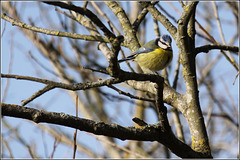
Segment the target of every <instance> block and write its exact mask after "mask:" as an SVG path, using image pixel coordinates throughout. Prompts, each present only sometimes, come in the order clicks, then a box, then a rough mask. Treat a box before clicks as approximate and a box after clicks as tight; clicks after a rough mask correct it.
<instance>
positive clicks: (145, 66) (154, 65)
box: [118, 35, 173, 73]
mask: <svg viewBox="0 0 240 160" xmlns="http://www.w3.org/2000/svg"><path fill="white" fill-rule="evenodd" d="M171 43H172V39H171V37H170V36H169V35H162V36H160V37H159V38H156V39H154V40H152V41H149V42H148V43H146V44H145V45H143V46H142V47H141V48H139V49H138V50H137V51H136V52H134V53H133V54H132V55H130V56H128V57H126V58H124V59H121V60H119V61H118V62H124V61H128V60H134V61H136V62H137V63H138V65H139V66H140V67H141V69H142V70H143V72H144V73H154V72H156V71H159V70H162V69H164V68H165V67H167V66H168V65H169V63H170V62H171V61H172V57H173V53H172V47H171Z"/></svg>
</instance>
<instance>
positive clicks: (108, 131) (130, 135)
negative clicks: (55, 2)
mask: <svg viewBox="0 0 240 160" xmlns="http://www.w3.org/2000/svg"><path fill="white" fill-rule="evenodd" d="M1 106H2V115H3V116H10V117H16V118H23V119H28V120H31V121H34V122H35V123H51V124H58V125H62V126H67V127H71V128H76V129H79V130H81V131H86V132H90V133H93V134H96V135H104V136H110V137H115V138H118V139H121V140H139V141H158V142H160V143H162V144H164V145H165V146H167V147H168V148H169V149H171V150H172V152H173V153H175V154H176V155H177V156H179V157H182V158H184V157H185V158H187V157H188V158H193V157H194V158H196V157H198V158H200V157H203V156H204V155H202V154H201V153H198V152H195V151H193V150H192V149H191V147H189V146H188V145H186V144H184V143H182V142H181V141H180V140H178V139H177V138H176V137H175V136H174V135H173V134H172V132H170V133H169V132H162V131H161V129H160V126H159V125H147V126H146V127H144V129H138V128H135V127H122V126H120V125H118V124H106V123H104V122H96V121H93V120H88V119H84V118H78V117H75V116H71V115H68V114H65V113H56V112H47V111H43V110H37V109H33V108H28V107H23V106H18V105H13V104H5V103H1Z"/></svg>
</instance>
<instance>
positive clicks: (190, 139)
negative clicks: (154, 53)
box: [1, 1, 239, 158]
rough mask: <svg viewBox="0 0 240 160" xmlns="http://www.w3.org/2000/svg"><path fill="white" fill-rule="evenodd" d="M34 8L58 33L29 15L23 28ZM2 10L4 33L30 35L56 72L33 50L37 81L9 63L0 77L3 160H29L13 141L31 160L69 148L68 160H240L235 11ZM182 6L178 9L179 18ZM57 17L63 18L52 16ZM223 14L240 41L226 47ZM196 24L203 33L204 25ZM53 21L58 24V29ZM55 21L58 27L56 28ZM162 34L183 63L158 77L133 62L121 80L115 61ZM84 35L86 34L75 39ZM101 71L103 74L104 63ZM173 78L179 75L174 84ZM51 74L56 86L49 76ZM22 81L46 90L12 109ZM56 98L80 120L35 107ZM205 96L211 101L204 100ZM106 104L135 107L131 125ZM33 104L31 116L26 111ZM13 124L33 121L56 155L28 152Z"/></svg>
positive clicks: (139, 7)
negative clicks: (56, 93) (8, 28)
mask: <svg viewBox="0 0 240 160" xmlns="http://www.w3.org/2000/svg"><path fill="white" fill-rule="evenodd" d="M33 3H34V4H35V3H37V6H38V7H39V8H40V10H41V11H42V12H41V13H40V14H41V15H40V16H41V18H40V20H39V21H44V22H48V23H46V24H48V25H49V26H53V27H52V28H61V29H59V30H57V29H52V30H51V29H48V25H46V26H43V27H40V26H37V25H36V22H35V20H33V19H31V15H29V16H28V22H26V21H24V20H23V19H22V15H23V14H24V9H23V8H24V7H25V5H29V4H33ZM163 3H167V4H164V5H168V6H169V8H171V9H172V10H174V11H175V12H174V13H173V12H171V13H170V12H168V9H167V8H164V7H163ZM1 4H2V9H3V13H1V18H2V23H8V22H10V23H11V24H12V25H14V26H17V27H15V30H16V32H19V31H20V32H21V33H23V34H24V35H25V36H26V37H27V38H28V39H29V41H30V42H32V44H34V47H36V48H37V49H38V50H39V52H40V54H41V55H42V56H43V57H44V58H45V60H47V62H49V63H48V64H46V63H44V64H42V63H41V61H39V60H38V59H37V58H36V56H35V55H34V54H33V53H32V52H31V50H29V51H28V52H27V53H26V56H28V57H30V61H31V62H32V63H33V64H34V66H35V67H36V68H35V69H36V73H37V74H36V76H34V77H33V76H26V75H19V74H11V66H12V65H13V64H12V63H10V64H9V66H3V67H9V73H1V77H2V82H3V81H4V82H6V83H5V86H3V87H4V90H3V91H2V103H1V107H2V115H3V118H2V123H3V126H4V129H3V130H2V145H3V154H2V157H4V158H6V157H11V158H22V157H16V156H15V155H14V149H15V148H14V147H13V146H11V143H13V142H12V139H13V140H14V141H18V142H19V143H21V144H22V145H23V146H24V147H25V148H26V151H27V152H26V154H27V153H29V154H28V155H29V157H32V158H41V157H44V158H55V156H54V154H55V153H56V150H57V148H58V147H59V146H60V145H66V146H68V148H70V149H69V150H72V152H71V153H70V152H69V153H68V155H66V156H67V158H69V157H73V158H77V157H78V156H77V154H76V153H78V154H80V155H84V156H85V157H86V158H88V157H90V158H106V157H107V158H171V157H174V156H175V155H176V156H178V157H181V158H196V157H197V158H204V157H205V158H206V157H208V158H210V157H221V156H226V157H228V156H234V157H232V158H236V157H238V156H239V153H238V148H237V145H238V142H237V140H238V132H237V131H238V121H237V119H238V107H237V106H238V102H237V98H236V96H233V95H232V93H231V90H230V88H231V87H238V82H237V81H236V82H235V80H236V79H237V77H238V74H239V66H238V62H237V60H236V59H237V58H238V55H239V47H237V46H234V44H236V43H237V42H238V38H239V37H238V32H237V30H238V27H239V26H238V23H239V22H238V3H237V2H219V3H216V2H186V3H183V2H113V1H106V2H90V1H89V2H88V1H86V2H81V3H75V2H66V3H65V2H26V3H25V2H1ZM79 4H81V5H79ZM125 5H126V6H127V7H125ZM123 6H124V7H123ZM176 6H181V10H179V9H178V7H176ZM54 7H55V12H56V15H57V16H56V17H52V16H51V15H50V11H52V10H54ZM125 8H126V9H125ZM25 9H27V8H25ZM223 10H230V11H231V12H232V14H233V15H234V18H235V19H230V20H228V21H230V22H228V23H231V24H232V26H231V27H232V32H235V33H233V36H232V38H231V40H230V41H226V40H225V37H224V33H225V32H226V31H225V28H226V27H225V25H226V24H227V23H226V22H224V21H222V18H221V17H220V14H219V13H220V11H221V12H224V11H223ZM25 14H26V13H25ZM33 14H34V13H33ZM196 15H199V17H200V18H201V19H203V20H204V22H205V23H206V24H202V23H200V22H199V21H198V19H197V18H196ZM146 17H150V18H146ZM175 17H178V19H176V18H175ZM51 18H54V21H53V20H52V19H51ZM56 20H58V22H59V24H60V26H59V24H54V22H55V21H56ZM149 21H152V22H153V24H154V25H153V26H152V28H147V22H149ZM160 24H161V25H160ZM214 24H217V25H216V26H214ZM162 27H163V28H165V29H166V30H167V31H168V32H169V34H170V35H171V37H172V38H173V39H174V41H175V43H176V46H177V48H178V53H177V51H176V50H174V57H177V63H176V64H174V63H172V64H171V65H170V67H169V68H167V69H164V70H163V71H162V72H161V76H160V75H147V74H143V73H141V70H140V69H139V68H138V67H132V66H133V65H132V64H133V63H134V62H133V63H128V62H127V63H126V64H127V66H128V68H129V70H130V72H128V71H125V70H123V69H122V68H121V67H122V65H121V66H120V65H119V64H118V62H117V60H118V54H121V57H125V56H127V55H129V54H128V53H127V52H126V48H128V49H129V50H130V51H131V52H134V51H136V50H137V49H138V48H139V47H140V46H141V45H142V44H143V43H145V42H146V33H148V32H149V31H150V32H152V31H154V32H155V35H156V36H159V35H160V34H162ZM80 30H81V31H85V32H88V33H86V34H77V33H78V32H79V31H80ZM160 31H161V32H160ZM216 32H217V33H216ZM40 33H42V34H40ZM6 34H7V33H5V32H4V27H2V37H3V36H7V35H6ZM215 34H217V35H219V36H216V35H215ZM62 37H64V38H62ZM217 37H219V38H217ZM154 38H155V37H154ZM196 39H198V41H196ZM196 46H198V47H196ZM2 47H4V46H2ZM12 47H17V46H14V45H13V46H12ZM67 48H68V49H67ZM69 48H70V50H69ZM9 50H10V49H9ZM129 50H128V51H129ZM213 50H214V51H215V53H214V54H216V55H217V56H215V57H214V59H213V58H211V54H212V53H213ZM216 51H217V52H216ZM204 52H205V53H207V54H205V53H204ZM125 53H126V55H125ZM2 54H7V53H2ZM11 54H13V53H11ZM201 54H205V55H204V57H201V62H200V61H197V58H198V55H201ZM119 57H120V56H119ZM104 61H106V64H104V63H102V62H104ZM21 63H24V62H21ZM218 63H221V65H225V64H227V65H228V66H229V67H231V70H232V71H233V72H231V74H228V75H227V76H230V77H231V79H232V81H231V82H230V81H225V79H224V77H215V74H213V72H218V69H216V68H218V67H217V66H216V65H217V64H218ZM222 63H224V64H222ZM168 71H172V72H171V74H172V76H171V78H170V75H169V74H168ZM45 73H47V74H45ZM49 74H50V75H51V76H48V75H49ZM10 79H11V81H10ZM234 79H235V80H234ZM17 80H24V81H27V82H29V81H31V82H37V83H40V84H43V85H44V87H43V88H42V89H40V90H38V91H34V92H35V93H34V94H33V95H31V96H29V98H27V99H25V100H23V101H22V102H21V105H17V104H13V102H11V99H10V98H8V96H7V92H10V90H11V89H12V90H14V88H12V87H11V89H10V86H11V85H12V84H13V83H14V82H15V81H17ZM10 82H11V83H10ZM233 83H235V84H233ZM31 85H33V84H32V83H31ZM31 85H30V84H29V86H31ZM219 85H222V86H223V88H224V91H225V92H224V93H223V92H222V93H220V92H219V88H218V87H219ZM103 86H105V87H103ZM200 88H204V89H200ZM57 89H61V91H63V90H64V91H65V92H67V93H68V94H69V95H70V97H71V98H72V101H73V104H75V105H76V116H75V115H74V116H73V115H70V114H67V113H63V112H61V113H60V112H50V111H49V110H48V109H47V108H48V107H49V106H40V105H39V104H36V103H34V104H33V102H35V101H37V100H38V99H39V98H40V97H41V96H43V95H44V94H47V93H48V92H51V91H52V90H57ZM133 90H134V92H133ZM22 92H24V91H22ZM203 92H204V96H203V97H201V96H200V95H201V94H202V93H203ZM115 93H116V94H115ZM48 94H49V93H48ZM15 96H18V95H15ZM109 100H110V101H112V102H111V104H113V103H114V102H116V103H114V104H115V105H116V106H118V107H119V108H120V107H124V106H123V105H124V104H126V103H130V104H131V108H132V111H133V113H132V114H131V115H128V116H129V119H126V118H125V117H126V115H125V117H124V116H122V114H125V113H121V112H122V110H123V109H121V110H120V109H119V110H118V111H116V113H115V114H116V115H117V116H116V115H115V116H110V115H109V112H108V111H107V109H106V105H107V104H108V103H109ZM53 101H54V100H53ZM30 102H32V103H30ZM30 104H31V107H30V106H28V105H30ZM73 104H69V106H72V105H73ZM166 104H167V105H168V106H166ZM69 108H70V107H69ZM69 108H68V109H69ZM72 108H74V107H72ZM149 109H150V110H152V111H153V112H152V114H153V116H156V117H157V118H158V120H157V121H156V122H155V123H154V124H149V123H148V121H147V120H148V119H149V118H148V117H146V112H147V110H149ZM74 111H75V109H74ZM119 112H120V113H119ZM78 113H79V115H78ZM154 114H155V115H154ZM9 116H10V117H15V118H22V119H18V120H19V121H25V120H23V119H27V120H30V121H32V122H35V123H37V124H35V123H31V125H35V126H36V127H37V128H38V129H39V130H41V131H42V132H43V133H46V134H48V135H50V136H51V137H52V138H53V139H54V143H53V144H50V143H48V142H43V143H44V144H45V145H46V146H48V147H49V148H51V147H52V148H51V150H48V151H47V153H49V154H48V155H40V154H39V153H38V151H37V149H36V148H37V146H38V143H37V142H35V143H28V142H27V141H26V139H27V138H28V137H26V136H24V135H22V134H20V133H19V130H18V128H14V127H12V126H11V123H10V121H11V119H9V118H8V119H5V117H9ZM131 116H132V117H131ZM121 118H122V119H123V120H124V121H129V120H131V119H132V120H133V122H132V126H129V127H126V126H122V125H120V124H119V123H116V122H118V119H121ZM46 123H49V124H57V125H61V126H67V127H71V128H74V129H77V130H76V131H75V133H74V132H73V133H72V135H69V134H67V133H65V132H64V130H59V129H57V128H55V127H53V125H49V126H48V125H45V124H46ZM19 127H21V126H19ZM25 130H27V128H26V129H25ZM82 132H86V133H87V134H89V135H90V136H92V137H95V138H96V139H97V140H98V141H99V144H101V146H99V148H98V149H100V148H101V150H103V151H104V152H103V154H99V152H96V151H95V150H94V149H93V148H94V147H93V144H91V143H89V146H86V145H84V143H83V141H84V139H81V134H82ZM7 133H11V135H12V137H14V138H9V137H8V135H7ZM77 133H80V136H77V135H78V134H77ZM35 134H38V133H35ZM98 135H101V136H98ZM72 137H73V138H72ZM226 137H227V138H226ZM118 139H120V140H123V141H125V140H126V141H127V143H125V144H123V145H121V144H120V143H119V141H118ZM33 144H35V145H33ZM91 145H92V146H91ZM174 154H175V155H174ZM84 156H83V157H84Z"/></svg>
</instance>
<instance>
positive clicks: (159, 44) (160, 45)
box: [158, 43, 167, 49]
mask: <svg viewBox="0 0 240 160" xmlns="http://www.w3.org/2000/svg"><path fill="white" fill-rule="evenodd" d="M158 46H159V47H160V48H162V49H167V46H166V45H164V44H162V43H158Z"/></svg>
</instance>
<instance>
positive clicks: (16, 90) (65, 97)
mask: <svg viewBox="0 0 240 160" xmlns="http://www.w3.org/2000/svg"><path fill="white" fill-rule="evenodd" d="M23 3H25V2H18V3H17V7H18V9H20V8H21V7H22V6H24V5H23ZM37 3H39V2H33V3H32V2H27V6H28V7H26V8H24V9H23V10H22V15H23V19H22V21H23V22H25V23H28V24H29V21H28V18H29V17H31V20H32V21H34V23H35V25H36V26H38V27H43V28H47V29H52V30H61V27H60V25H59V21H58V18H54V17H55V16H56V11H55V10H54V7H52V6H48V7H49V10H48V12H50V13H51V17H44V16H45V14H43V13H42V12H41V11H42V10H39V8H38V7H37ZM176 3H178V2H176ZM202 3H203V2H202ZM202 3H200V4H199V6H198V8H199V9H200V8H201V7H202ZM75 4H80V5H81V6H82V4H83V2H78V3H75ZM160 4H161V5H162V6H163V7H164V8H167V9H168V11H169V13H175V11H174V10H173V9H172V8H171V7H170V6H169V5H168V4H165V3H160ZM210 4H211V3H210ZM217 4H219V3H217ZM43 5H44V6H47V5H46V4H43ZM123 6H124V7H125V8H127V5H126V6H125V5H123ZM178 8H179V9H180V5H179V4H178ZM199 12H201V10H198V12H197V16H196V18H197V20H198V21H199V22H200V23H201V24H202V25H203V26H205V23H206V22H205V21H203V20H202V18H201V16H200V13H199ZM198 13H199V14H198ZM219 14H220V17H221V20H223V22H225V23H224V24H223V25H222V26H223V27H224V28H223V31H224V36H225V38H226V42H229V40H230V38H231V37H232V36H233V33H235V31H233V30H232V29H233V28H234V29H236V28H235V27H232V24H228V21H229V20H232V19H233V15H232V14H231V12H230V11H226V10H224V12H223V10H221V11H220V13H219ZM108 16H112V15H111V14H109V15H108ZM174 16H175V18H176V19H178V18H179V15H178V14H174ZM45 18H51V19H52V20H53V21H52V24H49V23H46V22H47V21H46V20H45ZM147 19H149V20H148V21H147V28H148V30H147V31H146V41H149V40H151V39H154V38H155V34H154V31H153V27H152V26H153V22H152V19H151V15H150V14H148V15H147ZM1 22H2V23H1V28H2V30H1V33H2V32H3V29H5V31H4V33H3V36H2V39H1V40H2V41H1V46H2V47H1V53H2V54H1V73H5V74H6V73H8V70H9V63H10V60H12V62H11V63H12V64H13V65H12V68H11V74H17V75H26V76H33V77H40V76H42V78H46V79H50V80H55V81H59V79H56V78H55V77H54V76H53V75H52V74H50V73H48V72H46V71H45V70H43V69H40V71H41V72H40V73H36V70H35V67H38V66H37V64H34V63H32V62H31V59H30V57H29V54H28V52H29V51H31V53H32V54H33V55H34V56H35V58H37V59H38V61H39V62H41V64H43V65H45V67H47V68H49V69H51V66H50V64H49V62H48V61H47V60H46V59H45V58H44V57H43V56H42V55H41V54H40V53H39V51H38V50H37V49H36V48H35V46H34V45H33V44H32V43H31V42H29V39H27V38H26V37H25V36H24V35H23V34H22V33H20V32H18V31H16V30H18V27H16V26H12V25H11V24H10V23H9V22H6V21H5V20H1ZM159 24H160V23H159ZM116 26H117V25H116ZM118 26H120V25H118ZM214 26H216V29H215V30H214V33H213V36H214V38H215V39H217V40H218V41H220V36H219V32H218V29H217V25H216V24H214ZM160 29H161V33H167V31H166V29H165V28H164V27H163V26H162V25H160ZM78 33H79V34H84V33H86V30H84V29H83V30H78ZM47 38H49V39H50V38H51V36H47ZM54 38H55V39H56V38H57V37H54ZM63 40H64V41H65V42H67V40H66V38H63ZM80 41H81V40H80ZM81 43H84V41H81ZM238 43H239V41H238V42H237V43H235V44H234V45H236V46H237V45H238ZM65 44H67V43H65ZM204 44H206V42H205V41H203V39H201V38H199V37H196V46H201V45H204ZM172 46H173V51H174V57H173V61H172V67H171V70H169V80H170V83H171V84H172V81H173V75H174V69H175V66H176V63H177V54H178V49H177V47H176V45H175V42H173V44H172ZM64 47H65V50H66V51H68V54H69V56H73V54H72V53H71V51H69V50H70V47H69V46H67V45H66V46H64ZM124 50H125V53H126V55H129V54H130V50H128V49H124ZM218 54H219V51H211V52H209V53H208V54H206V53H201V54H199V55H198V56H197V63H199V64H200V65H204V64H205V58H206V56H209V55H210V56H209V58H210V59H214V58H215V57H216V56H217V55H218ZM11 57H12V59H11ZM234 57H235V58H236V56H234ZM236 59H237V58H236ZM100 61H101V62H102V64H103V65H106V62H107V61H106V59H104V57H103V58H102V59H101V60H100ZM131 65H132V66H135V65H134V64H133V63H132V64H131ZM122 68H123V69H127V68H126V67H125V66H122ZM211 73H212V75H213V80H214V81H216V82H219V81H222V80H224V81H225V83H226V84H227V87H229V92H230V94H231V95H232V97H233V98H234V99H233V101H234V103H235V104H236V105H237V107H238V88H239V84H238V80H239V78H237V80H236V83H235V85H232V83H233V81H234V78H235V75H236V73H237V72H236V70H235V69H234V68H233V66H232V65H231V64H230V63H229V62H227V61H226V60H225V59H224V58H223V57H222V58H221V59H220V61H219V62H218V63H217V64H216V66H215V67H214V68H213V70H212V72H211ZM71 74H72V75H76V73H74V72H71ZM221 79H222V80H221ZM180 80H182V77H180ZM6 81H7V79H5V78H4V79H2V85H1V86H2V88H1V93H2V94H3V91H4V88H5V87H6ZM222 84H223V83H216V85H217V86H216V87H215V88H216V89H217V90H216V91H215V92H217V93H218V94H217V95H219V97H221V96H222V93H224V92H226V91H225V87H224V86H223V85H222ZM43 87H44V85H42V84H38V83H35V82H31V81H25V80H15V79H9V88H8V92H7V95H6V99H5V101H4V102H5V103H10V104H18V105H20V104H21V101H22V100H25V99H27V98H29V97H30V96H31V95H32V94H33V93H35V92H36V91H38V90H40V89H42V88H43ZM102 88H103V89H106V90H105V91H106V92H108V93H112V94H116V95H118V93H115V92H113V91H112V90H110V89H107V88H106V87H102ZM178 91H179V92H180V93H184V86H179V88H178ZM80 92H82V91H80ZM130 92H131V91H130ZM199 94H200V102H201V105H202V109H203V110H204V111H207V108H206V107H207V105H208V102H207V101H205V100H204V99H205V98H206V97H205V96H206V95H207V91H206V87H203V86H200V87H199ZM118 103H119V102H112V101H110V100H107V103H106V104H105V105H106V106H105V107H106V108H107V112H108V113H109V115H110V116H116V114H117V111H118V110H120V111H121V112H120V115H118V116H117V117H118V118H117V119H116V121H114V123H118V124H120V125H123V126H129V125H133V122H132V120H131V118H132V116H133V108H132V107H131V105H132V104H131V103H128V102H123V103H121V105H118ZM228 103H229V102H228ZM36 104H38V106H40V107H42V108H44V109H46V110H47V111H53V112H65V113H68V114H71V115H75V104H74V102H73V101H72V100H71V98H70V96H69V94H68V93H67V92H66V91H64V90H62V89H54V90H51V91H50V92H48V93H45V94H44V95H42V96H40V97H39V98H37V99H35V100H34V101H33V102H31V103H29V104H28V105H27V107H34V106H35V105H36ZM229 105H231V104H229ZM168 109H169V108H168ZM214 111H215V112H218V111H219V110H218V109H217V107H215V108H214ZM229 114H231V113H229ZM152 115H153V112H152V110H150V109H149V110H148V111H147V114H146V117H147V121H148V123H156V117H154V116H152ZM80 116H81V115H80ZM4 119H5V120H6V121H7V122H8V123H9V124H10V125H11V126H12V127H17V126H19V125H21V127H20V128H19V132H20V135H21V136H22V137H23V138H24V140H25V141H26V142H27V143H28V144H31V143H37V144H36V145H37V153H38V155H41V156H42V158H43V157H45V156H46V157H47V156H49V155H50V154H51V149H52V146H53V144H54V139H53V138H52V137H51V136H49V135H48V134H43V133H41V131H40V129H38V128H37V126H36V125H35V124H33V123H32V122H30V121H26V120H22V119H17V118H11V117H5V118H4ZM44 125H47V126H49V124H44ZM2 126H3V128H2V134H3V135H5V136H6V137H7V138H6V139H8V140H12V139H14V135H12V133H10V134H9V133H8V132H6V128H5V127H4V125H2ZM50 126H51V125H50ZM57 127H58V128H61V129H62V130H63V131H64V132H66V133H68V134H69V135H70V136H72V135H73V133H74V129H71V128H67V127H62V126H61V127H60V126H57ZM26 128H27V129H26ZM220 130H221V128H220ZM78 133H79V134H78V137H80V138H79V141H80V142H81V143H84V144H85V145H87V146H89V147H93V149H94V150H95V151H96V152H98V153H99V152H100V153H102V154H103V151H102V150H98V149H99V147H97V146H98V145H99V144H100V143H99V142H98V141H97V140H96V139H95V138H94V137H92V136H90V135H89V134H87V133H85V132H78ZM8 134H9V135H8ZM42 138H43V139H44V138H46V139H47V142H48V144H47V149H46V150H47V153H45V150H44V149H43V148H44V144H43V143H42V142H43V140H42ZM36 140H37V141H36ZM118 142H119V144H123V143H126V142H123V141H120V140H118ZM10 147H11V148H12V151H13V154H14V155H15V157H21V158H27V157H29V155H28V152H27V150H26V149H25V148H23V147H22V145H21V144H19V143H18V142H16V141H13V142H12V143H11V145H10ZM235 148H236V146H235ZM69 152H70V153H72V148H71V147H68V146H64V145H59V146H58V147H57V149H56V152H55V156H56V157H55V158H62V157H65V158H69ZM3 153H4V154H6V155H8V152H7V151H4V152H3ZM71 155H72V154H70V156H71ZM223 155H225V156H230V155H231V154H227V153H223ZM77 157H78V158H85V157H86V155H80V154H78V155H77ZM173 157H174V155H173Z"/></svg>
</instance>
